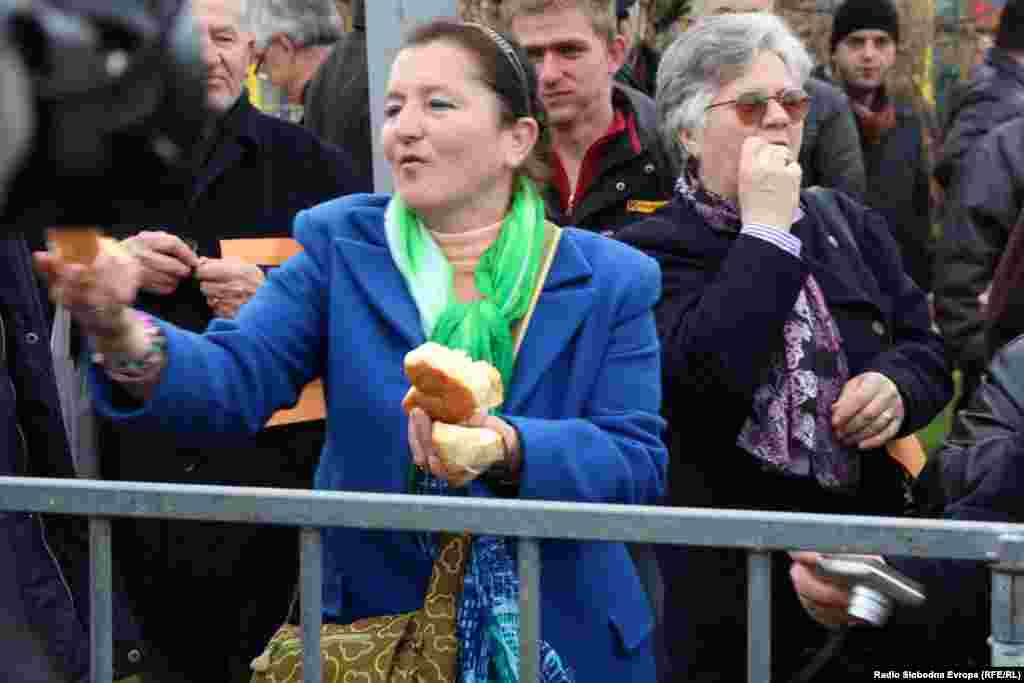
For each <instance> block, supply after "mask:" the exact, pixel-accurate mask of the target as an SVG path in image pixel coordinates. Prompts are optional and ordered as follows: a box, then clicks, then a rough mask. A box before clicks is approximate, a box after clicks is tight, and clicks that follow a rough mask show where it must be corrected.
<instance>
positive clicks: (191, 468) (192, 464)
mask: <svg viewBox="0 0 1024 683" xmlns="http://www.w3.org/2000/svg"><path fill="white" fill-rule="evenodd" d="M198 466H199V463H195V462H190V463H189V464H187V465H185V471H186V472H188V473H189V474H191V473H192V472H195V471H196V467H198Z"/></svg>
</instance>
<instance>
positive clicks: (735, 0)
mask: <svg viewBox="0 0 1024 683" xmlns="http://www.w3.org/2000/svg"><path fill="white" fill-rule="evenodd" d="M774 11H775V0H705V2H704V10H703V12H701V16H704V17H714V16H718V15H721V14H743V13H746V12H774Z"/></svg>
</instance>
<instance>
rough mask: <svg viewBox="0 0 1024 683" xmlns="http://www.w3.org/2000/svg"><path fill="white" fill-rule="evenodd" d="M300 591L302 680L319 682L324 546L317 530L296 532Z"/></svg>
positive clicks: (310, 529) (320, 677)
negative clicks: (298, 540) (298, 544)
mask: <svg viewBox="0 0 1024 683" xmlns="http://www.w3.org/2000/svg"><path fill="white" fill-rule="evenodd" d="M299 538H300V539H301V540H300V546H299V562H300V578H299V591H300V594H301V596H302V679H303V680H304V681H305V683H320V681H321V680H322V673H321V671H322V668H323V662H322V661H321V660H320V626H321V624H322V623H323V585H324V583H323V548H322V546H321V545H320V544H321V536H320V529H318V528H315V527H312V528H307V527H303V529H302V530H301V531H300V532H299Z"/></svg>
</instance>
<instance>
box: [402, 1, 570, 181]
mask: <svg viewBox="0 0 1024 683" xmlns="http://www.w3.org/2000/svg"><path fill="white" fill-rule="evenodd" d="M440 41H447V42H450V43H453V44H455V45H457V46H458V47H460V48H462V49H463V50H466V51H467V52H470V53H471V54H473V55H474V56H475V57H476V62H477V66H479V67H480V79H481V81H483V83H484V84H485V85H487V87H489V88H490V89H491V90H492V91H493V92H494V94H495V95H497V97H498V103H499V105H500V109H501V121H502V123H503V124H505V125H506V126H511V125H512V124H514V123H515V122H516V121H518V120H519V119H520V118H522V117H530V118H532V119H534V120H535V121H537V125H538V126H539V127H540V135H539V136H538V138H537V143H536V144H535V145H534V147H533V150H532V151H531V152H530V155H529V156H528V157H527V158H526V161H525V162H524V163H523V165H522V166H521V167H520V169H519V173H520V174H522V175H525V176H527V177H528V178H530V179H531V180H533V181H534V182H536V183H537V184H538V185H544V184H545V183H546V182H547V180H548V177H549V175H550V164H549V159H550V145H549V142H548V136H547V131H546V127H545V125H544V107H543V105H542V104H541V103H540V100H539V98H538V97H537V76H536V73H535V72H534V70H533V67H532V65H531V64H530V62H529V61H527V59H526V55H525V53H524V52H523V50H522V49H521V48H520V47H519V45H518V44H517V43H516V42H515V41H514V40H512V39H511V38H509V37H508V36H507V35H504V34H500V33H497V32H495V31H494V30H493V29H491V28H488V27H485V26H483V25H481V24H474V23H469V22H463V21H458V20H456V19H434V20H431V21H429V22H427V23H424V24H421V25H419V26H417V27H415V28H414V29H413V30H412V31H411V32H410V33H409V34H408V35H407V36H406V38H405V41H404V42H403V44H402V47H403V48H407V47H420V46H424V45H429V44H431V43H436V42H440ZM508 51H511V53H509V52H508ZM516 60H518V62H517V61H516Z"/></svg>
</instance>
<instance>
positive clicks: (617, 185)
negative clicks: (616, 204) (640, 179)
mask: <svg viewBox="0 0 1024 683" xmlns="http://www.w3.org/2000/svg"><path fill="white" fill-rule="evenodd" d="M615 189H616V190H618V191H619V192H623V191H624V190H625V189H626V183H624V182H622V181H621V180H620V181H619V182H617V183H615Z"/></svg>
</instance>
